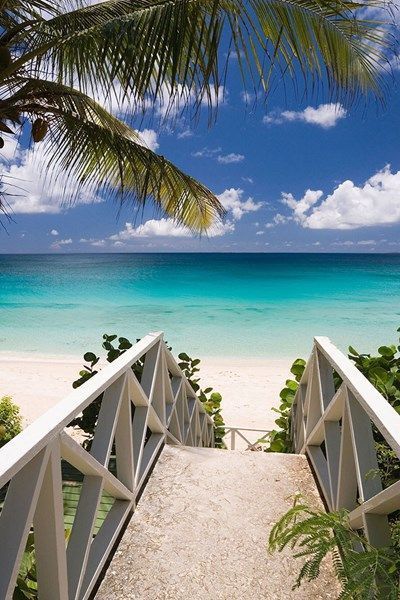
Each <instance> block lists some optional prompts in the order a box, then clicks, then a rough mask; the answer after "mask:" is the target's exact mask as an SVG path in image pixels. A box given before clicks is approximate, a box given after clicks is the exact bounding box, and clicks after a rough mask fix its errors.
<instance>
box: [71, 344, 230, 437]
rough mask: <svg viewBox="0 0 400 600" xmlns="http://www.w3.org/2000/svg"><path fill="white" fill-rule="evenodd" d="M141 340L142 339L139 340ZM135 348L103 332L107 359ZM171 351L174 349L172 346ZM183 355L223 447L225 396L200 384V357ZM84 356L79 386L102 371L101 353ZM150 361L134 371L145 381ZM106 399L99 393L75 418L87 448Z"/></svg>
mask: <svg viewBox="0 0 400 600" xmlns="http://www.w3.org/2000/svg"><path fill="white" fill-rule="evenodd" d="M137 341H139V340H137ZM131 347H132V343H131V342H130V341H129V340H128V339H127V338H125V337H118V336H117V335H115V334H113V335H108V334H106V333H105V334H104V335H103V343H102V348H103V349H104V350H105V351H106V361H107V362H113V361H114V360H115V359H116V358H118V357H119V356H121V355H122V354H124V353H125V352H126V351H127V350H128V349H129V348H131ZM170 350H171V348H170ZM178 358H179V361H180V362H179V363H178V364H179V366H180V368H181V369H182V371H183V373H184V375H185V376H186V377H187V379H188V380H189V382H190V384H191V386H192V388H193V389H194V391H195V392H196V394H197V397H198V398H199V400H200V401H201V402H202V404H203V406H204V409H205V411H206V413H207V414H208V415H210V416H211V418H212V419H213V421H214V440H215V447H216V448H223V447H224V442H223V436H224V434H225V430H224V425H225V424H224V420H223V417H222V414H221V402H222V396H221V394H220V393H218V392H214V391H213V388H212V387H207V388H204V389H202V388H201V386H200V384H199V381H200V379H199V377H198V374H199V371H200V368H199V365H200V362H201V361H200V359H199V358H196V359H193V358H190V356H188V355H187V354H186V353H185V352H182V353H181V354H179V355H178ZM83 359H84V361H85V364H84V366H83V369H82V370H81V371H80V372H79V378H78V379H76V380H75V381H74V382H73V384H72V386H73V387H74V388H77V387H79V386H81V385H82V384H83V383H85V382H86V381H88V380H89V379H91V377H93V376H94V375H96V373H98V364H99V361H100V356H97V354H95V353H94V352H85V354H84V355H83ZM145 360H146V356H143V358H141V359H140V360H138V361H137V362H135V363H134V364H133V365H132V370H133V372H134V374H135V375H136V377H137V378H138V380H139V381H140V380H141V376H142V373H143V366H144V361H145ZM101 402H102V396H99V398H97V399H96V400H95V401H94V402H92V403H91V404H89V406H87V407H86V408H85V409H84V410H83V411H82V414H81V415H80V416H79V417H76V418H75V419H74V420H73V421H71V423H70V426H71V427H78V428H79V429H80V430H81V431H83V432H84V433H85V435H86V437H85V440H84V442H83V445H84V446H85V447H90V444H91V442H92V439H93V435H94V431H95V429H96V424H97V419H98V416H99V411H100V406H101Z"/></svg>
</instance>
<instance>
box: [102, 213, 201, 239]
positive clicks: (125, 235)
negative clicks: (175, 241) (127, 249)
mask: <svg viewBox="0 0 400 600" xmlns="http://www.w3.org/2000/svg"><path fill="white" fill-rule="evenodd" d="M191 235H192V234H191V232H190V230H189V229H188V228H187V227H183V226H182V225H177V224H176V223H174V221H173V220H172V219H165V218H163V219H150V220H149V221H146V222H145V223H142V224H140V225H138V226H137V227H135V226H134V225H133V224H132V223H125V228H124V229H123V230H122V231H120V232H119V233H116V234H115V235H112V236H110V240H114V241H117V240H118V241H127V240H131V239H133V238H140V237H191Z"/></svg>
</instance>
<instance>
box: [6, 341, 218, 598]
mask: <svg viewBox="0 0 400 600" xmlns="http://www.w3.org/2000/svg"><path fill="white" fill-rule="evenodd" d="M139 359H144V367H143V373H142V375H141V378H140V381H139V380H138V379H137V377H136V376H135V374H134V373H133V371H132V365H133V364H134V363H136V362H137V361H138V360H139ZM101 395H102V402H101V408H100V412H99V417H98V421H97V425H96V430H95V432H94V438H93V441H92V444H91V448H90V451H87V450H85V449H84V448H83V447H82V446H81V445H80V444H78V443H77V441H76V440H75V439H73V438H72V437H71V436H69V435H68V433H66V431H65V427H66V426H67V425H68V424H69V423H70V422H71V420H72V419H73V418H75V417H77V416H78V415H79V414H81V412H82V410H84V409H85V408H86V407H87V406H89V405H90V404H91V403H92V402H93V401H94V400H96V399H98V398H99V396H101ZM165 443H172V444H178V445H188V446H206V447H210V446H211V447H213V446H214V426H213V421H212V419H211V418H210V417H209V415H207V414H206V412H205V409H204V407H203V405H202V403H201V402H200V400H199V399H198V398H197V396H196V394H195V392H194V390H193V388H192V387H191V385H190V383H189V381H188V380H187V379H186V377H185V375H184V374H183V372H182V370H181V369H180V367H179V366H178V364H177V362H176V361H175V359H174V357H173V356H172V354H171V353H170V351H169V350H168V348H167V346H166V344H165V342H164V341H163V334H162V333H153V334H149V335H147V336H146V337H144V338H143V339H142V340H140V341H139V342H138V343H137V344H135V345H134V346H133V347H132V348H130V349H129V350H127V351H126V352H125V353H124V354H123V355H121V356H120V357H119V358H118V359H116V360H115V361H114V362H113V363H111V364H110V365H108V366H106V367H105V368H104V369H102V370H101V371H99V373H98V374H96V376H95V377H93V378H91V379H90V380H88V381H87V382H86V383H84V384H83V385H82V386H81V387H79V388H78V389H76V390H74V391H73V392H72V393H71V394H70V395H69V396H67V397H66V398H65V399H64V400H63V401H61V402H59V403H58V404H57V405H55V406H54V407H53V408H52V409H50V410H49V411H47V412H46V413H45V414H44V415H43V416H41V417H40V418H39V419H37V420H36V421H35V422H34V423H32V424H31V425H29V426H28V427H27V428H26V429H25V430H24V431H23V432H22V433H20V434H19V435H18V436H17V437H15V438H14V439H13V440H11V441H10V442H9V443H8V444H7V445H6V446H5V447H3V448H2V449H1V450H0V488H2V487H4V486H5V485H7V486H8V487H7V493H6V497H5V501H4V504H3V507H2V510H1V513H0V539H1V545H0V598H1V599H2V600H3V599H4V600H8V599H11V598H12V595H13V592H14V587H15V582H16V579H17V576H18V572H19V568H20V563H21V559H22V554H23V551H24V549H25V545H26V540H27V536H28V534H29V531H31V530H32V527H33V532H34V539H35V554H36V563H37V565H36V566H37V580H38V597H39V599H40V600H85V599H87V598H88V597H89V595H90V593H91V591H92V590H93V588H94V586H95V584H96V581H97V580H98V577H99V575H100V573H101V571H102V568H103V566H104V564H105V562H106V561H107V559H108V556H109V555H110V553H111V551H112V549H113V547H114V544H115V542H116V540H117V538H118V535H119V533H120V531H121V529H122V528H123V526H124V524H125V523H126V520H127V518H129V516H130V515H131V514H132V512H133V511H134V508H135V504H136V501H137V499H138V496H139V494H140V493H141V490H142V489H143V486H144V484H145V482H146V480H147V477H148V475H149V473H150V472H151V469H152V468H153V466H154V464H155V463H156V461H157V459H158V456H159V454H160V450H161V449H162V447H163V445H164V444H165ZM113 450H115V460H116V472H115V469H114V471H111V470H110V469H109V461H110V455H111V452H112V451H113ZM61 460H64V461H67V462H68V463H69V464H70V465H72V466H73V467H74V468H75V469H77V470H78V471H79V472H80V473H82V474H83V482H82V485H81V492H80V496H79V501H78V505H77V510H76V514H75V518H74V522H73V525H72V528H71V532H70V536H69V541H68V544H67V545H66V542H65V532H64V507H63V496H62V475H61ZM104 493H106V494H108V495H109V496H112V497H113V498H114V499H115V500H114V503H113V504H112V506H111V509H110V510H109V512H108V514H107V516H106V517H105V519H104V522H103V523H102V525H101V527H100V529H99V530H98V532H97V533H96V535H94V530H95V523H96V517H97V511H98V507H99V503H100V500H101V498H102V496H103V494H104Z"/></svg>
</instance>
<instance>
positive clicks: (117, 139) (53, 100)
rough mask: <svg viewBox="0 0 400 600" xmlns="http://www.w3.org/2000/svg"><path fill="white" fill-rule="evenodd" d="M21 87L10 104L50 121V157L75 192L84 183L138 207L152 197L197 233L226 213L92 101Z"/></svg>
mask: <svg viewBox="0 0 400 600" xmlns="http://www.w3.org/2000/svg"><path fill="white" fill-rule="evenodd" d="M17 84H18V89H17V91H16V92H15V93H14V94H13V95H12V96H11V97H10V99H9V103H10V106H12V108H13V110H14V111H15V110H16V111H17V112H20V113H23V114H28V115H30V118H31V119H32V120H34V119H37V118H40V119H42V120H44V121H45V122H47V123H48V127H49V131H48V143H47V144H46V159H47V161H48V162H49V163H51V164H53V165H55V166H59V167H61V168H62V170H63V171H65V172H66V173H67V174H70V175H71V176H73V177H75V178H76V182H77V188H76V193H77V194H78V193H79V189H80V187H81V186H82V185H84V186H85V189H86V190H88V189H91V190H93V193H95V192H99V191H102V192H104V193H107V195H108V196H116V197H118V198H119V199H120V201H121V202H127V201H129V202H131V203H132V204H135V203H136V204H138V205H140V206H143V205H144V204H145V203H146V201H147V200H148V199H149V198H152V199H153V200H154V201H155V203H156V206H157V207H158V208H159V210H160V211H161V212H162V213H164V214H167V215H169V216H171V217H172V218H173V219H174V220H175V221H176V222H178V223H181V224H183V225H185V226H186V227H188V228H190V229H192V230H193V231H197V232H205V231H206V229H207V228H208V227H209V226H210V225H211V224H213V223H215V222H217V221H218V220H219V219H220V218H221V217H222V216H223V215H224V209H223V207H222V205H221V204H220V202H219V201H218V199H217V198H216V196H214V194H212V192H210V190H208V189H207V188H206V187H205V186H203V185H202V184H200V183H199V182H198V181H196V180H195V179H193V178H192V177H190V176H189V175H187V174H185V173H183V172H182V171H181V170H180V169H178V168H177V167H175V166H174V165H173V164H172V163H171V162H169V161H168V160H166V159H165V158H164V157H163V156H159V155H157V154H155V153H154V152H152V151H151V150H150V149H149V148H147V147H145V146H143V142H142V140H141V138H140V135H139V134H138V133H137V132H135V131H134V130H133V129H131V128H130V127H128V126H127V125H126V124H125V123H123V122H122V121H120V120H119V119H117V118H116V117H114V116H113V115H111V114H110V113H108V112H107V111H106V110H105V109H104V108H103V107H102V106H100V105H99V104H98V103H97V102H95V101H94V100H93V99H92V98H90V97H88V96H86V95H85V94H83V93H82V92H79V91H77V90H74V89H72V88H68V87H67V86H64V85H62V84H59V83H56V82H50V81H46V80H37V79H29V78H19V80H18V82H16V85H17ZM7 109H8V107H7V103H4V104H3V106H2V110H3V111H7Z"/></svg>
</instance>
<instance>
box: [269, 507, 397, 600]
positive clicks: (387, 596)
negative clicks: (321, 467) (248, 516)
mask: <svg viewBox="0 0 400 600" xmlns="http://www.w3.org/2000/svg"><path fill="white" fill-rule="evenodd" d="M286 547H289V548H292V549H295V548H296V549H297V550H296V551H295V554H294V557H296V558H303V559H305V562H304V563H303V565H302V567H301V569H300V572H299V574H298V576H297V579H296V581H295V583H294V585H293V588H292V589H295V588H297V587H299V586H300V585H301V584H302V582H303V581H312V580H314V579H316V578H317V577H318V576H319V574H320V569H321V564H322V561H323V560H324V559H325V557H326V556H327V555H328V554H331V556H332V558H333V565H334V569H335V574H336V577H337V579H338V580H339V582H340V584H341V586H342V590H341V593H340V596H339V599H340V600H375V599H376V600H398V598H399V591H400V590H399V578H398V575H399V567H400V558H399V556H398V552H397V551H395V549H394V548H375V547H373V546H371V544H369V543H368V541H367V540H366V539H365V538H364V537H363V536H362V535H361V534H360V533H358V532H356V531H354V530H352V528H351V527H350V523H349V518H348V513H347V511H345V510H341V511H337V512H331V513H326V512H325V511H323V510H313V509H311V508H309V507H308V506H307V505H305V504H303V503H301V499H300V496H296V497H295V499H294V504H293V507H292V508H291V509H290V510H289V511H288V512H286V513H285V514H284V515H283V516H282V517H281V518H280V519H279V521H278V522H277V523H276V524H275V525H274V527H273V528H272V530H271V533H270V536H269V551H270V552H276V551H278V552H281V551H282V550H284V548H286ZM360 549H362V552H360Z"/></svg>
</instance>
